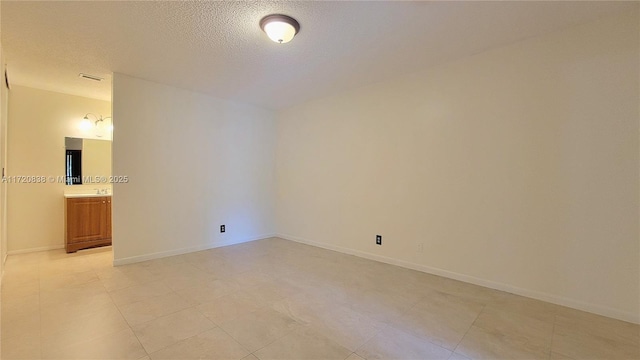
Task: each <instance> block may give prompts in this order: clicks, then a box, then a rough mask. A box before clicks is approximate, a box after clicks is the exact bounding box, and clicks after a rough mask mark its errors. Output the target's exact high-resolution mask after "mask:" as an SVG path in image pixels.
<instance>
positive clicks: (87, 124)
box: [78, 117, 91, 130]
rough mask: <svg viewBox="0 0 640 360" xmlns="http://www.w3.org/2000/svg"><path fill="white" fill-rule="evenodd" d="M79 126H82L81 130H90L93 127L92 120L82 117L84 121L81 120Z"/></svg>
mask: <svg viewBox="0 0 640 360" xmlns="http://www.w3.org/2000/svg"><path fill="white" fill-rule="evenodd" d="M78 127H79V128H80V130H89V129H91V120H89V118H87V117H85V118H84V119H82V121H81V122H80V124H79V125H78Z"/></svg>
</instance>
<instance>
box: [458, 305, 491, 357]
mask: <svg viewBox="0 0 640 360" xmlns="http://www.w3.org/2000/svg"><path fill="white" fill-rule="evenodd" d="M486 307H487V304H482V309H481V310H480V311H479V312H478V315H476V318H475V319H473V322H472V323H471V325H470V326H469V328H468V329H467V331H465V332H464V335H462V337H461V338H460V341H458V343H457V344H456V347H455V348H453V350H452V351H451V354H453V353H455V352H456V350H458V347H459V346H460V344H461V343H462V340H464V338H465V336H467V334H468V333H469V331H470V330H471V328H472V327H473V325H474V324H475V323H476V321H478V318H479V317H480V314H482V312H483V311H484V309H485V308H486Z"/></svg>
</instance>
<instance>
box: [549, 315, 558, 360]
mask: <svg viewBox="0 0 640 360" xmlns="http://www.w3.org/2000/svg"><path fill="white" fill-rule="evenodd" d="M557 322H558V315H557V314H553V328H552V330H551V341H549V359H551V354H553V338H554V337H555V336H556V323H557Z"/></svg>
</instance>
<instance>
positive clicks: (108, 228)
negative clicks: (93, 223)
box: [105, 197, 111, 239]
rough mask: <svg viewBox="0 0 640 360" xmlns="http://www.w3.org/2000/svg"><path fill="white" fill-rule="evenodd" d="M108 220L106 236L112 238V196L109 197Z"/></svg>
mask: <svg viewBox="0 0 640 360" xmlns="http://www.w3.org/2000/svg"><path fill="white" fill-rule="evenodd" d="M106 221H107V228H106V230H105V231H106V236H105V238H107V239H111V198H110V197H108V198H107V216H106Z"/></svg>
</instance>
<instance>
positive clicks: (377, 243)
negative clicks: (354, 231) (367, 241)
mask: <svg viewBox="0 0 640 360" xmlns="http://www.w3.org/2000/svg"><path fill="white" fill-rule="evenodd" d="M376 245H382V235H376Z"/></svg>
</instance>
